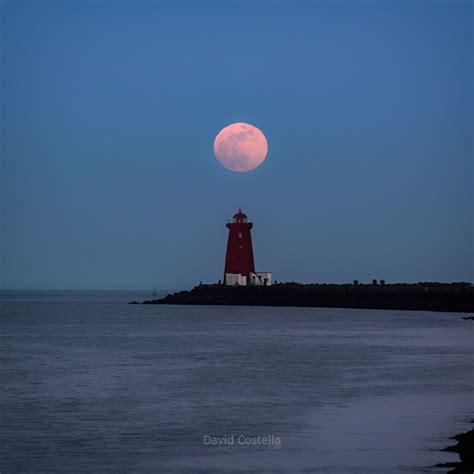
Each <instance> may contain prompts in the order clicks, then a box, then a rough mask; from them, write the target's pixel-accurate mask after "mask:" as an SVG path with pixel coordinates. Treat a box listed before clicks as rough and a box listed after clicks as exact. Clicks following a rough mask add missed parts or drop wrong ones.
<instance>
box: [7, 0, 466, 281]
mask: <svg viewBox="0 0 474 474" xmlns="http://www.w3.org/2000/svg"><path fill="white" fill-rule="evenodd" d="M473 8H474V7H473V4H472V2H469V1H465V2H462V1H454V2H434V1H433V2H388V1H387V2H331V3H326V2H297V1H294V2H289V1H288V2H270V1H267V2H186V3H185V2H86V1H84V2H74V3H70V2H68V3H66V2H50V3H49V2H47V1H43V2H34V3H33V2H32V3H29V2H8V1H7V2H3V3H2V4H1V26H0V32H1V45H2V50H1V51H2V58H1V61H2V62H1V83H0V99H1V106H2V109H1V112H2V114H1V116H0V133H1V135H0V138H1V142H0V143H1V147H2V148H1V160H2V162H1V175H0V179H1V182H0V184H1V190H0V198H1V206H2V208H1V212H2V214H1V224H2V232H1V234H0V244H1V254H0V256H1V259H2V262H1V271H0V278H1V279H0V285H1V287H3V288H118V289H121V288H123V289H126V288H151V287H157V288H158V287H160V288H166V289H168V288H184V287H189V286H191V285H193V284H195V283H197V282H199V281H201V280H202V281H217V280H218V279H219V278H222V272H223V266H224V253H225V246H226V238H227V229H226V228H225V223H226V220H227V219H228V218H230V217H231V216H232V214H234V212H236V210H237V208H238V207H242V209H243V210H244V211H245V212H246V213H247V214H248V216H249V218H250V219H251V220H252V221H253V222H254V229H253V239H254V253H255V261H256V267H257V270H259V271H272V272H273V275H274V278H275V279H277V280H283V281H285V280H295V281H302V282H347V281H352V280H353V279H359V280H361V281H364V280H365V281H367V280H372V278H377V279H380V278H384V279H385V280H386V281H388V282H390V281H426V280H440V281H459V280H469V281H472V280H473V260H474V256H473V241H474V240H473V229H472V218H473V215H474V213H473V205H474V204H473V195H472V184H473V183H472V180H473V168H472V159H473V142H472V134H473V129H474V127H473V89H472V79H473V77H472V58H473V57H474V54H473V42H472V22H473ZM240 121H243V122H248V123H251V124H254V125H256V126H257V127H259V128H260V129H261V130H262V131H263V132H264V133H265V135H266V137H267V139H268V143H269V152H268V157H267V159H266V161H265V162H264V163H263V164H262V165H261V166H260V167H259V168H257V169H256V170H255V171H252V172H249V173H233V172H231V171H229V170H227V169H225V168H223V167H222V166H221V165H219V164H218V162H217V161H216V160H215V158H214V155H213V148H212V146H213V140H214V138H215V135H216V134H217V133H218V132H219V130H220V129H221V128H223V127H224V126H226V125H228V124H230V123H232V122H240Z"/></svg>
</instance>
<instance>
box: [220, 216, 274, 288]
mask: <svg viewBox="0 0 474 474" xmlns="http://www.w3.org/2000/svg"><path fill="white" fill-rule="evenodd" d="M226 227H227V228H228V229H229V238H228V240H227V251H226V255H225V267H224V283H225V285H228V286H269V285H271V284H272V274H271V272H256V271H255V263H254V260H253V248H252V235H251V233H250V229H252V227H253V224H252V223H251V222H248V221H247V216H246V215H245V214H244V213H243V212H242V210H241V209H239V212H237V214H234V217H233V219H232V222H231V223H228V224H227V225H226Z"/></svg>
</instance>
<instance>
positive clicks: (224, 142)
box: [214, 122, 268, 172]
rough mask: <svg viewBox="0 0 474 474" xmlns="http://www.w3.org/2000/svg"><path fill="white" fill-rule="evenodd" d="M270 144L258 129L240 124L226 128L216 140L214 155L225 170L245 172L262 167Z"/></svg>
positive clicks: (246, 124)
mask: <svg viewBox="0 0 474 474" xmlns="http://www.w3.org/2000/svg"><path fill="white" fill-rule="evenodd" d="M267 151H268V143H267V139H266V138H265V135H264V134H263V133H262V131H261V130H259V129H258V128H257V127H255V126H253V125H250V124H248V123H243V122H238V123H233V124H231V125H229V126H227V127H224V128H223V129H222V130H221V131H220V132H219V133H218V134H217V136H216V139H215V140H214V153H215V155H216V158H217V160H218V161H219V163H220V164H221V165H222V166H224V167H225V168H227V169H229V170H231V171H236V172H244V171H251V170H253V169H255V168H256V167H257V166H260V165H261V164H262V162H263V161H264V160H265V158H266V156H267Z"/></svg>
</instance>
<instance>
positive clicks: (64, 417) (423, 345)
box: [0, 290, 474, 474]
mask: <svg viewBox="0 0 474 474" xmlns="http://www.w3.org/2000/svg"><path fill="white" fill-rule="evenodd" d="M150 298H153V295H151V294H150V292H149V291H143V292H140V291H6V290H5V291H1V292H0V472H1V474H10V473H12V474H13V473H15V474H16V473H48V474H49V473H158V472H166V473H195V472H196V473H218V472H233V473H239V472H254V473H300V472H301V473H313V472H314V473H364V474H369V473H377V474H384V473H417V472H427V473H436V472H446V470H445V469H442V468H433V467H432V466H433V465H435V464H436V463H439V462H453V461H457V460H458V459H457V455H456V454H455V453H449V452H443V451H441V449H443V448H444V447H446V446H448V445H450V444H453V443H454V441H453V440H449V437H450V436H452V435H454V434H456V433H459V432H461V431H466V430H468V429H470V428H471V427H472V426H473V425H472V424H471V423H472V420H473V418H474V409H473V408H474V407H473V400H474V396H473V394H474V391H473V388H474V372H473V362H474V342H473V341H474V337H473V328H474V323H473V322H472V321H467V320H464V319H463V316H465V315H463V314H460V313H435V312H425V311H416V312H415V311H379V310H360V309H357V310H356V309H335V308H294V307H292V308H277V307H243V306H240V307H239V306H166V305H129V304H127V303H128V302H129V301H132V300H139V301H142V300H144V299H150Z"/></svg>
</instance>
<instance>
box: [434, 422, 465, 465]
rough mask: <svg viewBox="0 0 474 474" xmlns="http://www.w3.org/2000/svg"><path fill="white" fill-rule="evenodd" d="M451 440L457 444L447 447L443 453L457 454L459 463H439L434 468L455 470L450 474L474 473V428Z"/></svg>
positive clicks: (452, 437)
mask: <svg viewBox="0 0 474 474" xmlns="http://www.w3.org/2000/svg"><path fill="white" fill-rule="evenodd" d="M473 422H474V420H471V423H473ZM449 439H454V440H456V441H457V443H456V444H454V445H451V446H447V447H446V448H444V449H442V450H441V451H445V452H446V451H447V452H451V453H457V454H458V456H459V461H458V462H445V463H438V464H435V465H434V466H433V467H441V468H445V469H450V468H453V469H452V470H450V471H447V472H448V474H450V473H451V474H472V473H473V472H474V428H471V429H470V430H468V431H464V432H462V433H458V434H456V435H454V436H451V437H450V438H449Z"/></svg>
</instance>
